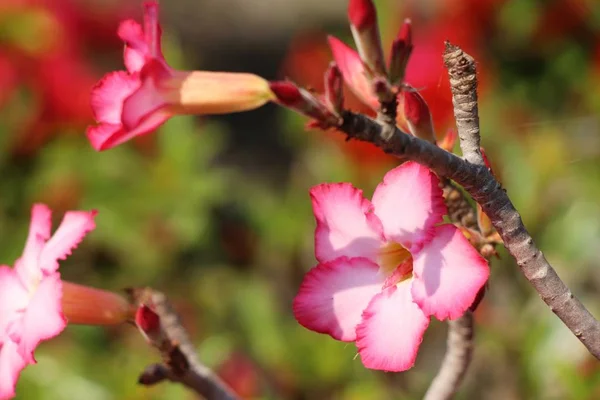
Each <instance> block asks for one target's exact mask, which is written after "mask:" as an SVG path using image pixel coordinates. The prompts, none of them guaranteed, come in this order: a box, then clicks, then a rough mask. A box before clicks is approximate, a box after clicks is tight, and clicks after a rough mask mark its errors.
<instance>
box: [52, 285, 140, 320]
mask: <svg viewBox="0 0 600 400" xmlns="http://www.w3.org/2000/svg"><path fill="white" fill-rule="evenodd" d="M62 310H63V314H64V316H65V318H67V320H68V321H69V323H70V324H82V325H118V324H121V323H123V322H126V321H129V320H132V319H133V310H132V307H131V305H130V304H129V302H128V301H127V299H125V297H123V296H121V295H119V294H117V293H113V292H109V291H105V290H100V289H95V288H92V287H88V286H83V285H78V284H75V283H71V282H65V281H63V295H62Z"/></svg>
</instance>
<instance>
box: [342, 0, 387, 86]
mask: <svg viewBox="0 0 600 400" xmlns="http://www.w3.org/2000/svg"><path fill="white" fill-rule="evenodd" d="M348 19H349V20H350V29H351V31H352V36H353V37H354V42H355V43H356V47H357V48H358V53H359V54H360V58H361V59H362V60H363V62H364V63H365V64H366V65H367V66H368V67H369V69H370V70H371V72H372V73H373V74H374V75H376V76H387V73H386V70H385V63H384V57H383V49H382V47H381V35H380V34H379V26H378V24H377V11H376V10H375V4H373V1H372V0H350V3H349V4H348Z"/></svg>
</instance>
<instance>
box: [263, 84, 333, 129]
mask: <svg viewBox="0 0 600 400" xmlns="http://www.w3.org/2000/svg"><path fill="white" fill-rule="evenodd" d="M270 87H271V91H272V92H273V94H274V95H275V97H276V100H277V102H278V103H279V104H281V105H282V106H285V107H288V108H291V109H292V110H294V111H297V112H299V113H300V114H304V115H306V116H307V117H310V118H313V119H314V120H315V124H316V126H319V127H322V128H329V127H333V126H337V125H339V123H340V122H341V121H340V117H339V116H337V115H335V114H334V113H333V112H332V111H331V110H329V109H328V108H327V107H326V106H325V104H323V103H322V102H321V101H319V100H318V99H317V98H316V97H315V96H313V95H312V94H311V93H310V92H308V91H307V90H305V89H301V88H299V87H297V86H296V85H295V84H294V83H292V82H288V81H280V82H271V83H270Z"/></svg>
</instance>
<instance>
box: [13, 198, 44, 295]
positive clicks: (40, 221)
mask: <svg viewBox="0 0 600 400" xmlns="http://www.w3.org/2000/svg"><path fill="white" fill-rule="evenodd" d="M51 229H52V211H51V210H50V209H49V208H48V206H46V205H45V204H34V205H33V207H32V209H31V223H30V225H29V235H28V236H27V242H26V243H25V250H23V255H22V256H21V258H20V259H19V260H18V261H17V262H16V265H18V268H17V271H18V273H19V275H20V277H21V279H22V280H23V282H24V283H28V282H31V281H32V280H37V279H40V278H41V273H42V271H41V270H40V269H39V265H38V261H39V257H40V253H41V252H42V249H43V248H44V245H45V244H46V240H48V239H49V238H50V231H51Z"/></svg>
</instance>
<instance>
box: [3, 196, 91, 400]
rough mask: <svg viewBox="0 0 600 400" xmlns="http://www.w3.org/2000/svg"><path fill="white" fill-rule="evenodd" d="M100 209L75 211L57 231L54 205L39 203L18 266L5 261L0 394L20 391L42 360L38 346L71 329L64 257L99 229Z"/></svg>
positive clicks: (9, 396)
mask: <svg viewBox="0 0 600 400" xmlns="http://www.w3.org/2000/svg"><path fill="white" fill-rule="evenodd" d="M95 214H96V212H95V211H90V212H84V211H69V212H67V213H66V214H65V216H64V218H63V221H62V223H61V224H60V226H59V228H58V229H57V230H56V232H54V235H52V236H51V235H50V229H51V223H52V221H51V211H50V209H49V208H48V207H47V206H45V205H43V204H36V205H34V206H33V209H32V216H31V226H30V228H29V236H28V238H27V243H26V244H25V250H24V251H23V255H22V256H21V258H19V259H18V260H17V261H16V262H15V267H14V268H10V267H8V266H5V265H3V266H0V399H6V398H11V397H13V396H14V395H15V392H14V389H15V385H16V382H17V378H18V376H19V374H20V372H21V370H23V368H25V366H27V365H28V364H35V362H36V361H35V358H34V356H33V351H34V350H35V348H36V346H37V345H38V344H39V343H40V342H41V341H42V340H47V339H50V338H52V337H54V336H56V335H58V334H59V333H60V332H61V331H62V330H63V329H64V328H65V326H66V324H67V321H66V319H65V317H64V315H63V312H62V306H61V297H62V282H61V279H60V273H59V272H58V260H63V259H65V258H66V257H67V256H68V255H69V254H71V250H72V249H74V248H75V247H76V246H77V245H78V244H79V242H80V241H81V240H82V239H83V237H84V236H85V235H86V234H87V233H88V232H90V231H91V230H93V229H94V228H95V226H96V225H95V223H94V216H95Z"/></svg>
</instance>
